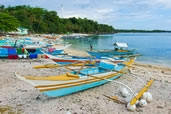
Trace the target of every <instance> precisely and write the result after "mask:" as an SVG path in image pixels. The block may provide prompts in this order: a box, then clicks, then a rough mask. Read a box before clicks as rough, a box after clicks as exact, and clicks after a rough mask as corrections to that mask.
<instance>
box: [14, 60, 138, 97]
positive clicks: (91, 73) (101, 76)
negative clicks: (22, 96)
mask: <svg viewBox="0 0 171 114" xmlns="http://www.w3.org/2000/svg"><path fill="white" fill-rule="evenodd" d="M134 61H135V58H130V60H129V61H128V62H125V63H124V64H114V63H112V62H109V61H104V60H103V61H101V62H100V64H98V66H96V67H91V68H85V69H82V67H81V69H80V70H78V71H72V72H70V73H66V74H63V75H57V76H46V77H42V76H26V77H23V76H20V75H19V74H18V73H15V75H16V77H17V78H19V79H20V80H23V81H25V82H27V83H29V84H31V85H32V86H34V87H35V88H37V89H39V90H40V91H41V92H43V94H45V95H47V96H48V97H58V96H64V95H68V94H72V93H75V92H78V91H83V90H86V89H89V88H93V87H96V86H100V85H102V84H105V83H107V82H109V81H107V80H106V79H110V80H114V79H116V78H119V77H120V76H122V75H123V73H125V71H126V70H127V68H128V67H127V66H131V65H132V64H133V63H134Z"/></svg>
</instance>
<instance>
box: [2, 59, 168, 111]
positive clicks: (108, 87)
mask: <svg viewBox="0 0 171 114" xmlns="http://www.w3.org/2000/svg"><path fill="white" fill-rule="evenodd" d="M47 63H54V62H53V61H51V60H49V59H36V60H5V59H4V60H0V67H1V68H0V93H1V94H0V112H2V111H3V110H7V111H5V112H11V113H14V114H15V113H21V114H126V113H130V114H134V113H136V114H137V113H140V114H171V68H165V67H157V66H153V65H147V64H139V63H135V64H134V65H133V67H132V68H131V72H132V73H133V74H134V75H136V76H138V77H140V78H141V79H142V80H143V81H145V82H146V81H147V80H149V79H150V77H154V80H155V81H154V83H153V85H152V86H151V87H150V89H149V91H150V92H151V93H152V95H153V101H152V102H151V103H149V104H148V105H147V106H146V107H143V108H141V107H139V108H137V110H136V111H135V112H130V111H128V110H127V109H126V107H125V105H124V104H117V103H116V102H114V101H112V100H109V99H108V98H106V97H105V96H104V95H108V96H119V94H118V93H119V90H120V89H121V88H122V86H121V85H118V84H116V83H112V82H110V83H108V84H105V85H102V86H100V87H96V88H92V89H89V90H86V91H82V92H78V93H74V94H71V95H67V96H64V97H58V98H53V99H52V98H48V97H47V96H44V95H43V94H42V93H41V92H39V91H38V90H37V89H35V88H33V87H32V86H31V85H29V84H27V83H26V82H24V81H21V80H19V79H18V78H16V77H15V75H14V72H19V73H20V74H21V75H36V76H42V75H43V76H47V75H57V74H62V73H65V72H67V70H66V69H64V68H58V69H39V70H36V69H33V68H32V66H34V65H40V64H47ZM117 80H118V81H120V82H122V83H124V84H127V85H128V86H129V87H131V89H132V90H133V91H134V92H135V93H136V92H138V91H139V90H140V89H141V88H142V87H143V84H142V83H140V81H139V80H137V79H136V78H135V77H133V76H132V74H129V73H128V74H124V75H123V76H122V77H120V78H119V79H117ZM119 98H120V99H121V100H122V98H121V97H119Z"/></svg>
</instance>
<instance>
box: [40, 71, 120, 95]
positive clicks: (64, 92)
mask: <svg viewBox="0 0 171 114" xmlns="http://www.w3.org/2000/svg"><path fill="white" fill-rule="evenodd" d="M121 75H123V74H118V75H117V76H114V77H112V78H109V79H111V80H114V79H116V78H118V77H120V76H121ZM107 82H108V81H107V80H100V81H97V82H93V83H88V84H83V85H79V86H73V87H69V88H62V89H57V90H51V91H45V92H43V93H44V94H45V95H47V96H49V97H58V96H64V95H68V94H72V93H75V92H79V91H83V90H86V89H89V88H93V87H96V86H100V85H102V84H105V83H107Z"/></svg>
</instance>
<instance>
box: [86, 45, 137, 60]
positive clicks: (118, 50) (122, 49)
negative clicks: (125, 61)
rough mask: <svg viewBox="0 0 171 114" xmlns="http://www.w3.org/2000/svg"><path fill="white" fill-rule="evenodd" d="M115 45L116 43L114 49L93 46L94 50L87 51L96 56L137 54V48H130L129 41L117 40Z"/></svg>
mask: <svg viewBox="0 0 171 114" xmlns="http://www.w3.org/2000/svg"><path fill="white" fill-rule="evenodd" d="M113 45H114V50H93V49H92V48H91V49H92V50H90V51H87V52H88V53H89V54H90V55H91V56H95V57H97V58H101V57H109V56H122V55H133V54H135V49H133V50H128V44H127V43H120V42H115V43H114V44H113Z"/></svg>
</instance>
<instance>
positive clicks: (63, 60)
mask: <svg viewBox="0 0 171 114" xmlns="http://www.w3.org/2000/svg"><path fill="white" fill-rule="evenodd" d="M44 54H45V55H46V56H48V57H49V58H50V59H51V60H53V61H54V62H56V63H58V64H72V63H83V62H100V59H96V58H92V57H78V56H68V55H60V56H59V55H58V56H53V55H50V54H47V53H44ZM101 59H108V58H101ZM110 59H112V61H113V62H114V63H122V62H124V61H125V58H122V59H114V58H110Z"/></svg>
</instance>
